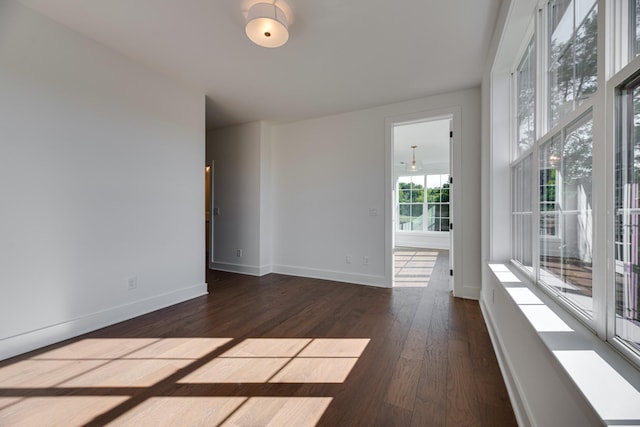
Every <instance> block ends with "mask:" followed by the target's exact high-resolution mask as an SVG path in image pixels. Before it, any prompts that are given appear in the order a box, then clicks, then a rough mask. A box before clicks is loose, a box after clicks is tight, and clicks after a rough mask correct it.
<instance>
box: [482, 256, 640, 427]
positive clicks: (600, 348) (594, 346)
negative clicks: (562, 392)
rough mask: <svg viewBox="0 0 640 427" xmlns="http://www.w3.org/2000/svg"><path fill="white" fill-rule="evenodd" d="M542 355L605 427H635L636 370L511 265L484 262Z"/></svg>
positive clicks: (639, 414) (639, 396)
mask: <svg viewBox="0 0 640 427" xmlns="http://www.w3.org/2000/svg"><path fill="white" fill-rule="evenodd" d="M489 268H490V270H491V271H492V273H493V276H494V278H495V279H496V281H497V283H499V284H500V286H498V288H502V289H503V290H504V292H505V293H506V294H507V295H508V297H509V299H508V300H510V301H512V302H513V303H514V304H515V305H516V306H517V307H518V309H519V311H520V312H521V313H522V315H523V316H524V318H526V320H527V323H528V324H529V325H530V326H531V328H532V331H534V333H535V334H536V335H537V336H538V337H539V338H540V340H541V341H542V343H543V345H544V348H545V349H546V350H545V351H548V352H549V354H550V355H552V358H553V359H554V360H555V361H556V362H557V365H558V366H559V367H560V368H561V370H560V372H564V373H565V374H566V376H567V377H568V378H569V379H570V380H571V383H572V384H573V386H574V387H575V389H576V391H577V392H578V393H579V394H581V395H582V397H583V398H584V399H585V400H586V402H587V403H588V404H589V405H590V406H591V407H592V408H593V410H594V411H595V413H596V414H597V415H598V417H599V418H600V419H601V421H602V422H603V423H604V424H605V425H611V426H613V425H625V426H628V425H640V391H639V390H640V372H639V371H638V370H637V369H636V367H635V366H634V365H633V364H631V363H630V362H629V361H628V360H627V359H625V358H623V357H622V356H621V355H620V354H619V353H618V352H617V351H616V350H615V349H614V348H613V347H611V346H610V345H608V344H607V343H606V342H604V341H602V340H601V339H599V338H598V337H597V336H596V335H594V334H593V332H592V331H591V330H589V329H588V328H587V327H586V326H585V325H584V324H582V323H581V322H580V321H578V320H577V319H576V318H574V317H573V316H571V315H570V314H569V313H568V312H566V311H565V310H564V309H563V308H562V307H561V306H560V305H559V304H558V303H557V302H555V301H554V300H553V299H552V298H551V297H550V296H549V295H547V294H546V293H545V292H543V291H542V290H541V289H539V288H538V287H537V286H535V285H534V284H533V283H532V282H531V279H530V278H528V277H526V275H525V274H524V273H523V272H522V271H520V270H519V269H518V268H516V267H515V266H512V265H505V264H500V263H489Z"/></svg>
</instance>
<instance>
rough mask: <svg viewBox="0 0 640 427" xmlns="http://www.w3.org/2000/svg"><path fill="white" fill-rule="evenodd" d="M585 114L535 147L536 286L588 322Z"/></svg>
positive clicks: (589, 134)
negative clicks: (537, 211) (537, 183)
mask: <svg viewBox="0 0 640 427" xmlns="http://www.w3.org/2000/svg"><path fill="white" fill-rule="evenodd" d="M592 147H593V118H592V115H591V112H590V111H589V112H588V113H587V114H585V115H583V116H582V117H580V118H578V119H577V120H576V121H575V122H573V123H571V124H569V125H568V126H567V127H565V128H564V129H563V130H562V131H561V132H560V133H558V134H556V135H554V136H553V137H552V138H551V139H550V140H548V141H546V142H545V143H543V144H542V145H541V146H540V150H539V152H540V161H539V164H540V170H539V176H540V232H539V236H540V246H539V248H540V264H539V265H540V270H539V280H540V281H541V282H542V283H544V284H545V285H547V286H549V287H551V288H552V289H553V290H554V291H555V292H556V293H557V295H558V296H560V297H563V298H565V299H566V300H567V302H568V303H570V304H572V305H574V306H575V307H576V308H577V309H579V310H582V311H583V312H584V314H586V315H587V316H590V315H591V313H592V311H593V301H592V261H593V251H592V248H593V219H592V204H593V203H592V197H591V188H592V179H591V177H592V170H593V168H592Z"/></svg>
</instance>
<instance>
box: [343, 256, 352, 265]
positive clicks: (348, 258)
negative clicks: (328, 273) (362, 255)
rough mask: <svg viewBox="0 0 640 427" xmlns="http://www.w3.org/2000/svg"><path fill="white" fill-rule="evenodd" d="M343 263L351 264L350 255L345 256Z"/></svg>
mask: <svg viewBox="0 0 640 427" xmlns="http://www.w3.org/2000/svg"><path fill="white" fill-rule="evenodd" d="M344 262H346V263H347V264H351V255H345V257H344Z"/></svg>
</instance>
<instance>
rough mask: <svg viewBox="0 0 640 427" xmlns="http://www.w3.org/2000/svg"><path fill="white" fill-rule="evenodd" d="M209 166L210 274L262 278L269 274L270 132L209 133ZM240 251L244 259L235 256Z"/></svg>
mask: <svg viewBox="0 0 640 427" xmlns="http://www.w3.org/2000/svg"><path fill="white" fill-rule="evenodd" d="M207 148H208V150H207V151H208V154H207V156H208V157H210V159H211V160H212V161H213V165H214V168H213V173H214V200H213V205H214V207H215V208H217V209H219V214H218V215H217V216H214V218H213V227H214V243H213V244H214V262H213V264H212V268H215V269H218V270H224V271H232V272H237V273H245V274H253V275H262V274H265V273H268V272H269V271H270V270H269V269H270V260H271V258H270V251H271V243H270V239H271V237H270V235H271V226H270V220H269V219H270V197H269V194H270V187H271V185H270V154H271V153H270V129H269V127H268V125H267V124H265V123H262V122H253V123H247V124H243V125H237V126H229V127H225V128H221V129H216V130H213V131H210V132H208V133H207ZM238 250H242V256H240V257H239V256H238V253H237V251H238Z"/></svg>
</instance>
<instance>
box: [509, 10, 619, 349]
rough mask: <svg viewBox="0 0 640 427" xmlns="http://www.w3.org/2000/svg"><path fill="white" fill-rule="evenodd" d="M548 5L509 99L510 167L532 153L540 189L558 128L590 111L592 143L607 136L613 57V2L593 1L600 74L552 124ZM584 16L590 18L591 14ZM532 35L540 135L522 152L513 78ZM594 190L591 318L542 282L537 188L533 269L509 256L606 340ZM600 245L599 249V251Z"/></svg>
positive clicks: (598, 204)
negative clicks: (542, 153) (544, 158)
mask: <svg viewBox="0 0 640 427" xmlns="http://www.w3.org/2000/svg"><path fill="white" fill-rule="evenodd" d="M616 1H620V0H616ZM624 1H626V0H624ZM550 5H551V2H550V1H541V2H540V3H539V4H538V7H537V8H536V9H535V12H534V13H532V21H531V23H530V25H529V28H530V29H529V31H527V32H526V33H525V36H524V37H523V40H522V45H521V48H520V49H519V51H518V55H516V56H515V58H514V62H513V65H512V68H511V70H512V71H511V75H512V78H511V97H510V99H511V103H510V105H511V107H510V114H511V120H510V123H511V131H510V136H511V144H510V147H511V156H512V158H511V163H510V166H511V169H513V167H514V165H515V164H516V163H517V162H518V161H520V159H522V158H524V157H525V156H527V155H528V154H530V153H532V154H533V165H532V170H533V175H535V176H534V177H532V180H533V185H534V188H536V189H537V188H538V185H539V180H540V177H539V160H540V159H539V149H540V147H541V146H542V145H543V144H545V143H546V142H547V141H548V140H550V139H551V138H553V136H554V135H556V134H558V133H559V132H562V131H563V129H565V128H567V127H569V126H570V125H571V124H572V123H574V122H576V121H577V120H578V119H579V118H581V117H582V116H583V115H585V114H586V113H588V112H589V111H591V112H592V115H593V122H594V134H593V138H594V141H595V140H596V139H597V140H599V141H604V136H605V131H604V129H603V124H604V123H605V120H604V114H605V108H604V105H605V104H604V102H605V101H604V95H605V93H606V90H604V89H603V88H604V87H605V86H606V82H605V72H604V70H605V69H607V66H608V64H609V63H610V61H608V60H607V61H605V59H604V58H605V57H604V53H605V49H604V40H605V39H608V36H607V35H606V32H607V31H609V30H610V26H606V27H605V25H604V18H605V17H606V16H608V13H609V10H610V7H609V6H610V5H607V3H606V2H605V1H604V0H597V1H596V5H595V7H597V31H598V34H597V39H596V43H597V51H598V53H597V55H598V56H597V64H596V65H597V70H596V71H597V73H596V76H597V88H596V90H595V92H593V93H591V94H590V95H589V96H588V97H587V98H585V99H582V100H581V101H580V103H578V101H577V100H574V108H573V110H572V111H569V112H567V113H566V114H564V115H563V116H562V117H560V118H559V120H558V121H557V123H555V124H554V125H553V126H551V108H550V102H549V96H550V89H549V85H550V78H549V77H550V75H549V72H548V71H549V69H550V67H549V59H550V58H549V55H548V51H549V46H550V41H549V40H550V37H551V33H550V28H551V25H550V22H549V21H550V17H549V10H550ZM592 7H593V5H592ZM592 10H593V9H592V8H590V9H589V13H591V12H592ZM585 16H588V13H587V15H585ZM574 36H575V34H573V35H572V37H574ZM531 37H533V38H534V40H535V42H534V44H535V46H536V49H535V51H536V95H535V99H536V102H535V104H536V108H535V114H536V119H535V123H536V132H535V134H536V138H535V142H534V144H533V147H531V148H530V150H527V151H526V152H523V153H520V154H519V155H518V151H517V146H516V144H517V134H516V132H517V110H516V102H517V98H516V96H517V94H516V90H515V88H517V86H516V81H515V76H516V74H517V73H516V71H517V67H518V65H519V64H520V62H521V60H522V55H523V52H524V51H525V48H526V46H527V45H528V43H529V42H530V40H531ZM603 64H604V65H603ZM574 66H575V65H574ZM595 145H596V144H595V142H594V148H593V155H594V156H596V155H597V154H598V153H599V155H603V154H604V150H605V149H604V148H603V147H600V145H602V144H598V149H597V150H596V147H595ZM605 169H606V165H603V166H602V167H600V166H598V167H596V163H595V162H594V164H593V169H592V179H593V181H596V180H599V182H600V180H603V179H605V178H606V176H607V175H606V170H605ZM510 185H511V186H513V182H512V179H510ZM595 193H596V190H594V191H593V193H592V194H593V196H592V197H593V206H592V219H593V222H594V230H593V237H592V238H593V242H594V246H595V248H594V251H593V258H594V261H593V267H592V268H593V269H592V295H593V311H592V312H591V316H586V315H585V313H584V312H583V311H582V310H580V309H578V308H577V307H575V306H573V305H572V304H570V303H567V302H566V301H564V300H563V299H562V298H558V296H557V295H556V292H555V290H552V289H551V290H550V289H548V287H547V286H546V285H543V284H542V283H541V282H540V232H539V229H538V227H539V224H540V204H539V194H538V191H533V192H532V197H533V200H532V208H533V224H534V226H533V227H532V233H531V234H532V235H531V242H532V244H533V251H532V256H533V263H532V264H533V266H532V267H533V268H532V270H533V271H529V269H526V268H523V266H522V265H520V263H519V262H517V261H516V260H514V259H513V257H512V256H511V263H512V264H513V265H515V266H516V267H517V268H518V269H519V270H520V271H522V272H523V273H524V274H526V275H527V276H529V277H531V279H532V281H533V282H534V283H535V284H536V286H537V287H538V288H540V289H541V290H543V291H544V292H545V293H547V294H548V295H550V296H551V297H552V298H553V299H554V301H557V302H558V303H559V304H561V305H562V306H563V307H564V309H565V310H567V311H568V312H569V313H571V314H572V315H573V316H574V317H575V318H577V319H578V320H580V321H581V322H582V323H584V324H585V325H586V326H587V327H588V328H589V329H591V330H592V331H594V332H595V333H596V334H597V335H598V336H600V337H601V338H604V337H605V336H606V332H607V327H606V323H607V322H606V307H607V301H606V298H605V301H604V302H603V301H602V296H604V295H606V293H607V289H608V287H607V283H606V280H607V278H606V276H607V268H608V266H607V265H606V261H605V262H602V261H601V260H602V259H606V246H605V245H603V244H602V242H604V241H606V235H605V233H604V230H605V228H606V227H604V226H603V225H602V221H603V220H604V221H607V219H606V212H605V210H606V209H603V208H604V206H605V205H604V203H603V197H602V195H603V194H605V193H604V192H602V190H598V191H597V194H595ZM510 194H511V195H512V197H513V188H511V191H510ZM510 206H511V207H510V214H512V213H513V212H512V205H511V204H510ZM511 232H513V229H512V227H511ZM510 246H511V248H510V254H513V253H514V252H513V250H514V239H513V236H511V238H510ZM598 246H603V247H604V249H601V248H598ZM596 248H598V249H597V250H596ZM596 298H598V302H596Z"/></svg>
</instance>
